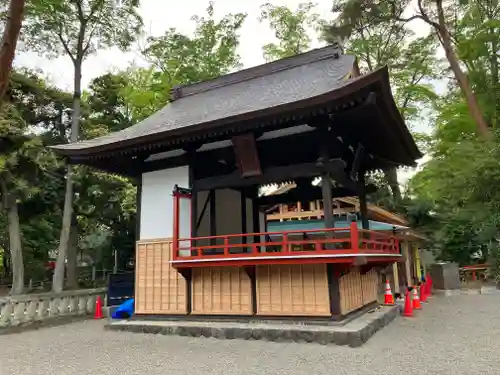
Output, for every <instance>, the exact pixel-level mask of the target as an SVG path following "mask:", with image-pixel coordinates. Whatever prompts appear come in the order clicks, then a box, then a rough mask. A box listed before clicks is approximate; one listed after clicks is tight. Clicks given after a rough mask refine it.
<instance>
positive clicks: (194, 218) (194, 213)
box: [189, 153, 198, 246]
mask: <svg viewBox="0 0 500 375" xmlns="http://www.w3.org/2000/svg"><path fill="white" fill-rule="evenodd" d="M190 160H191V162H190V163H189V188H190V189H191V237H196V233H197V232H198V231H197V229H198V228H197V224H198V191H197V190H196V185H195V177H194V176H195V174H194V173H195V154H194V153H193V154H192V155H191V157H190ZM194 245H195V246H196V244H194Z"/></svg>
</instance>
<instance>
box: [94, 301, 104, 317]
mask: <svg viewBox="0 0 500 375" xmlns="http://www.w3.org/2000/svg"><path fill="white" fill-rule="evenodd" d="M102 318H103V316H102V302H101V296H97V299H96V301H95V313H94V319H102Z"/></svg>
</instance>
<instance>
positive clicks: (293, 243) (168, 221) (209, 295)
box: [55, 45, 421, 320]
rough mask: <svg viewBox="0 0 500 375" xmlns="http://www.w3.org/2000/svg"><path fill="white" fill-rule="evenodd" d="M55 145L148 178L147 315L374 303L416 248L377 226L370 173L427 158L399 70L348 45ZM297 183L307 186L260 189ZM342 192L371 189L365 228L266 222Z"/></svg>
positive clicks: (362, 200) (143, 257)
mask: <svg viewBox="0 0 500 375" xmlns="http://www.w3.org/2000/svg"><path fill="white" fill-rule="evenodd" d="M55 150H56V151H57V152H58V153H60V154H61V155H63V156H64V157H66V158H67V160H68V161H69V162H70V163H77V164H83V165H87V166H90V167H93V168H98V169H100V170H104V171H108V172H110V173H115V174H120V175H124V176H128V177H130V178H133V179H134V180H135V181H136V183H137V207H138V218H139V222H138V230H137V233H138V238H137V245H136V246H137V247H136V270H135V272H136V277H135V280H136V281H135V312H136V315H137V316H139V317H140V316H151V315H155V316H165V317H169V318H177V319H187V318H189V319H192V318H195V317H196V316H212V317H214V318H215V317H238V319H240V318H242V317H247V318H248V317H252V318H265V317H268V318H269V317H280V318H282V319H286V318H293V319H296V318H297V317H302V318H304V319H308V318H314V319H319V318H321V319H327V320H329V319H342V318H344V317H346V316H348V315H349V314H351V313H353V312H355V311H358V310H360V309H363V308H367V307H369V306H372V305H373V304H375V303H376V300H377V294H378V289H379V274H380V272H381V270H383V269H386V268H387V267H392V265H393V264H395V263H398V262H402V261H403V259H404V257H403V256H402V254H401V249H400V245H399V239H398V238H397V236H395V235H394V233H391V232H388V233H385V232H381V231H376V230H370V228H369V224H370V222H369V218H368V203H367V195H369V194H370V193H372V192H374V191H375V187H374V186H372V185H369V184H368V185H367V184H366V182H365V176H366V174H367V173H369V172H370V171H374V170H380V169H385V168H388V167H394V166H396V167H397V166H413V165H415V161H416V160H417V159H418V158H420V157H421V153H420V152H419V150H418V148H417V146H416V144H415V142H414V140H413V138H412V136H411V134H410V133H409V131H408V129H407V127H406V125H405V123H404V121H403V118H402V117H401V115H400V113H399V111H398V109H397V107H396V105H395V103H394V99H393V96H392V93H391V88H390V84H389V76H388V70H387V68H382V69H379V70H377V71H375V72H373V73H370V74H367V75H363V76H360V75H359V69H358V68H357V63H356V58H355V57H354V56H350V55H346V54H344V53H343V51H342V49H341V48H339V46H337V45H332V46H328V47H325V48H321V49H315V50H312V51H309V52H307V53H303V54H300V55H296V56H293V57H289V58H286V59H282V60H279V61H275V62H271V63H267V64H263V65H260V66H256V67H253V68H249V69H245V70H242V71H239V72H235V73H231V74H227V75H224V76H221V77H218V78H215V79H212V80H210V81H206V82H199V83H195V84H190V85H184V86H179V87H175V88H174V89H173V90H172V93H171V101H170V103H168V104H167V105H166V106H165V107H164V108H163V109H161V110H160V111H158V112H157V113H155V114H154V115H152V116H151V117H149V118H147V119H145V120H143V121H141V122H139V123H137V124H136V125H133V126H131V127H130V128H127V129H124V130H122V131H119V132H116V133H112V134H109V135H105V136H103V137H99V138H96V139H91V140H85V141H81V142H77V143H72V144H67V145H60V146H57V147H55ZM318 178H321V183H320V184H319V185H315V184H313V183H312V182H313V181H314V180H317V179H318ZM284 182H293V183H294V184H295V185H296V188H295V189H293V190H290V191H289V192H286V193H284V194H279V195H275V196H262V195H260V194H259V189H260V188H261V187H262V186H264V185H267V184H272V183H278V184H279V183H284ZM340 197H356V198H357V199H358V200H359V213H360V226H358V224H357V222H356V221H354V222H346V223H345V226H342V227H338V226H336V225H335V218H334V216H333V212H332V210H324V214H323V217H322V221H323V225H322V226H321V227H319V228H313V229H299V230H293V229H290V230H289V229H285V230H282V229H279V230H277V231H274V232H271V231H269V230H268V229H267V228H266V226H267V220H266V212H265V208H266V207H269V206H270V205H275V204H290V203H293V202H298V201H301V202H311V201H318V200H319V201H321V202H328V203H327V204H323V206H324V207H325V206H327V207H328V206H329V205H330V202H332V200H333V198H340Z"/></svg>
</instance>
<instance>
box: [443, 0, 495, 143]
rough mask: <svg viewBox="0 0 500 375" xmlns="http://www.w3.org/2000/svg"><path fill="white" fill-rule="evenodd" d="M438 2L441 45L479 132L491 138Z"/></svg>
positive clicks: (484, 136) (491, 134)
mask: <svg viewBox="0 0 500 375" xmlns="http://www.w3.org/2000/svg"><path fill="white" fill-rule="evenodd" d="M436 4H437V13H438V19H439V25H436V26H435V28H436V31H437V32H438V33H439V36H440V41H441V45H442V46H443V48H444V52H445V53H446V58H447V60H448V62H449V63H450V67H451V70H452V71H453V74H454V75H455V78H456V80H457V82H458V85H459V86H460V90H461V91H462V93H463V94H464V96H465V100H466V101H467V107H468V108H469V113H470V115H471V117H472V118H473V120H474V122H475V123H476V131H477V133H478V134H479V136H481V137H482V138H484V139H491V137H492V136H493V133H492V132H491V130H490V128H489V127H488V124H487V122H486V120H485V119H484V116H483V114H482V112H481V108H480V107H479V103H478V102H477V98H476V95H474V92H473V91H472V88H471V86H470V83H469V79H468V78H467V75H466V74H465V73H464V72H463V70H462V68H461V67H460V62H459V59H458V57H457V54H456V53H455V50H454V49H453V44H452V41H451V36H450V34H449V32H448V29H447V28H446V22H445V18H444V11H443V4H442V1H437V2H436ZM437 26H439V27H437Z"/></svg>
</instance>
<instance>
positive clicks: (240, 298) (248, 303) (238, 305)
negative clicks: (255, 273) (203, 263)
mask: <svg viewBox="0 0 500 375" xmlns="http://www.w3.org/2000/svg"><path fill="white" fill-rule="evenodd" d="M192 272H193V274H192V313H193V314H206V315H210V314H213V315H221V314H222V315H250V314H252V289H251V283H250V278H249V277H248V275H247V274H246V272H245V270H244V269H243V268H240V267H206V268H205V267H203V268H193V271H192Z"/></svg>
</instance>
